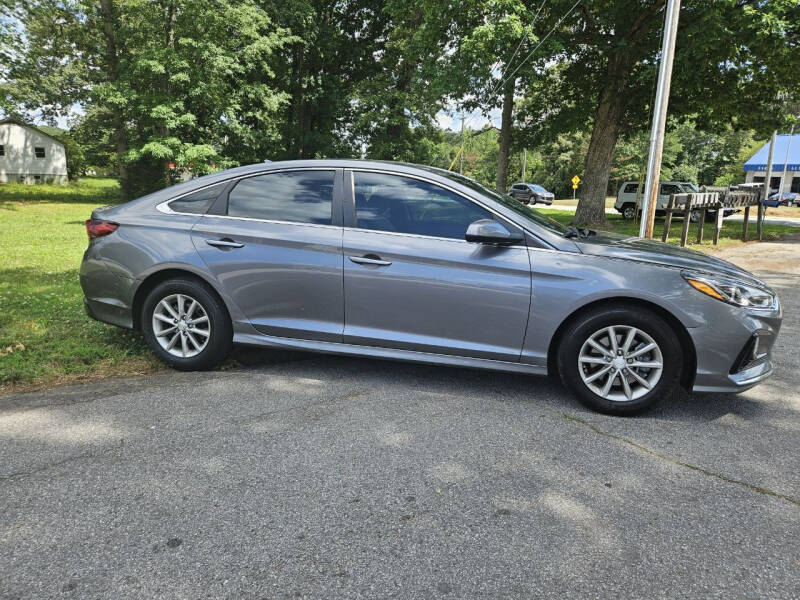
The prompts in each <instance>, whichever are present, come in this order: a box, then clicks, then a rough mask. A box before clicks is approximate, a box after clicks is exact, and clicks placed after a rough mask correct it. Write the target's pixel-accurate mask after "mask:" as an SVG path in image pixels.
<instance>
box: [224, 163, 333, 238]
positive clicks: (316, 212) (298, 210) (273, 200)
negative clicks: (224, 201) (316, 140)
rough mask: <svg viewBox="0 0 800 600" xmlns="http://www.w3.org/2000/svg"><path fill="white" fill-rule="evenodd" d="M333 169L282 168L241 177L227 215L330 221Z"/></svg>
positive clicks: (230, 198) (307, 221) (232, 193)
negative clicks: (263, 173) (291, 169)
mask: <svg viewBox="0 0 800 600" xmlns="http://www.w3.org/2000/svg"><path fill="white" fill-rule="evenodd" d="M333 180H334V171H279V172H277V173H267V174H265V175H258V176H256V177H248V178H247V179H242V180H241V181H240V182H239V183H237V184H236V187H234V188H233V189H232V190H231V192H230V194H229V195H228V216H231V217H248V218H251V219H263V220H266V221H288V222H291V223H314V224H318V225H330V224H331V210H332V206H333Z"/></svg>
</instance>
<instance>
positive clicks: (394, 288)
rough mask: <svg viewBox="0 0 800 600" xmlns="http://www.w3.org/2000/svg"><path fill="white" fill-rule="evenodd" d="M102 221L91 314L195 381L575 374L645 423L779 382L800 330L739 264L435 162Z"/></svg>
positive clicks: (244, 187)
mask: <svg viewBox="0 0 800 600" xmlns="http://www.w3.org/2000/svg"><path fill="white" fill-rule="evenodd" d="M86 227H87V231H88V234H89V238H90V241H89V247H88V249H87V250H86V253H85V255H84V258H83V264H82V266H81V273H80V279H81V285H82V287H83V290H84V293H85V304H86V310H87V312H88V314H89V315H90V316H92V317H94V318H95V319H99V320H101V321H105V322H106V323H111V324H114V325H118V326H120V327H127V328H133V329H137V330H139V331H141V333H142V335H143V336H144V338H145V340H146V341H147V343H148V344H149V345H150V347H151V348H152V349H153V352H155V353H156V354H157V355H158V356H159V357H160V358H161V359H162V360H163V361H164V362H166V363H167V364H169V365H171V366H172V367H174V368H176V369H181V370H195V369H208V368H211V367H213V366H214V365H216V364H218V363H219V362H220V361H221V360H223V359H224V358H225V356H226V355H227V354H228V352H229V351H230V349H231V346H232V344H246V345H255V346H270V347H276V348H288V349H299V350H310V351H318V352H332V353H337V354H346V355H360V356H370V357H375V358H383V359H399V360H409V361H417V362H426V363H435V364H442V365H455V366H461V367H474V368H483V369H494V370H498V371H508V372H517V373H528V374H532V375H544V374H548V373H550V374H556V373H557V374H558V375H559V376H560V378H561V380H562V381H563V383H564V385H565V386H566V388H567V389H569V390H570V391H571V392H572V393H573V394H574V395H575V396H576V397H577V399H578V400H580V401H581V402H583V403H584V404H586V405H588V406H590V407H592V408H594V409H595V410H599V411H603V412H607V413H613V414H634V413H637V412H641V411H643V410H645V409H647V408H649V407H651V406H653V405H654V404H655V403H656V402H658V401H659V400H661V399H663V398H665V397H668V396H669V395H670V394H671V393H672V392H673V390H675V389H676V388H677V386H678V385H683V386H684V387H685V388H687V389H688V390H693V391H696V392H740V391H743V390H746V389H748V388H750V387H752V386H753V385H755V384H756V383H758V382H759V381H762V380H763V379H765V378H766V377H768V376H769V375H770V374H771V372H772V363H771V361H770V351H771V349H772V346H773V343H774V342H775V338H776V336H777V334H778V330H779V328H780V324H781V309H780V305H779V302H778V298H777V297H776V295H775V293H774V292H773V291H772V290H771V289H770V288H769V286H767V285H766V284H765V283H764V282H762V281H760V280H759V279H757V278H756V277H754V276H753V275H751V274H750V273H748V272H747V271H744V270H742V269H740V268H738V267H736V266H734V265H732V264H730V263H727V262H725V261H722V260H720V259H716V258H712V257H709V256H706V255H703V254H700V253H698V252H694V251H691V250H686V249H682V248H678V247H674V246H669V245H665V244H661V243H660V242H654V241H649V240H641V239H635V238H629V237H625V236H622V235H617V234H611V233H602V232H594V231H589V230H582V229H577V228H575V227H572V226H564V225H561V224H559V223H558V222H556V221H553V220H551V219H549V218H547V217H545V216H543V215H542V214H541V213H539V212H537V211H536V210H534V209H532V208H531V207H529V206H527V205H525V204H522V203H521V202H519V201H517V200H515V199H513V198H510V197H508V196H505V195H501V194H497V193H495V192H493V191H491V190H489V189H487V188H485V187H483V186H482V185H480V184H478V183H476V182H475V181H473V180H471V179H468V178H466V177H463V176H461V175H457V174H454V173H450V172H447V171H443V170H439V169H433V168H428V167H420V166H413V165H406V164H398V163H383V162H373V161H356V160H316V161H289V162H275V163H269V164H258V165H251V166H246V167H240V168H236V169H231V170H228V171H224V172H220V173H216V174H213V175H207V176H204V177H200V178H198V179H195V180H192V181H189V182H186V183H182V184H179V185H176V186H174V187H170V188H168V189H164V190H161V191H158V192H156V193H154V194H150V195H148V196H144V197H142V198H139V199H137V200H134V201H132V202H128V203H127V204H123V205H119V206H115V207H105V208H100V209H97V210H95V211H94V212H93V213H92V216H91V219H89V220H88V221H87V222H86ZM531 385H536V384H535V381H533V380H532V383H531Z"/></svg>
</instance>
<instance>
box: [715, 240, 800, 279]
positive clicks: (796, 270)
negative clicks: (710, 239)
mask: <svg viewBox="0 0 800 600" xmlns="http://www.w3.org/2000/svg"><path fill="white" fill-rule="evenodd" d="M704 250H706V249H705V248H704ZM707 251H708V253H709V254H713V255H714V256H719V257H720V258H724V259H725V260H729V261H731V262H732V263H734V264H736V265H739V266H740V267H742V268H744V269H747V270H748V271H776V272H779V273H790V274H792V275H800V233H791V234H789V235H786V236H784V237H783V238H782V239H780V240H778V241H774V242H748V243H746V244H741V245H738V246H731V247H727V248H721V249H716V248H708V250H707Z"/></svg>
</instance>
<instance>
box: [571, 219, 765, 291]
mask: <svg viewBox="0 0 800 600" xmlns="http://www.w3.org/2000/svg"><path fill="white" fill-rule="evenodd" d="M573 241H574V242H575V244H576V245H577V246H578V249H579V250H580V251H581V252H583V253H584V254H591V255H593V256H606V257H608V258H622V259H627V260H636V261H641V262H650V263H654V264H657V265H660V266H664V267H674V268H677V269H695V270H697V271H705V272H706V273H717V274H723V275H729V276H731V277H736V278H738V279H743V280H745V281H750V282H752V283H755V284H758V285H759V286H761V287H766V288H768V287H769V286H767V285H766V284H765V283H764V282H763V281H761V280H760V279H758V278H757V277H755V276H754V275H753V274H752V273H750V272H749V271H746V270H744V269H742V268H741V267H737V266H736V265H734V264H733V263H729V262H728V261H726V260H722V259H721V258H716V257H714V256H709V255H708V254H703V253H702V252H697V251H696V250H689V249H688V248H681V247H680V246H673V245H671V244H665V243H663V242H659V241H656V240H645V239H641V238H636V237H630V236H625V235H620V234H618V233H611V232H606V231H598V232H597V235H593V236H591V237H588V238H580V239H576V240H573Z"/></svg>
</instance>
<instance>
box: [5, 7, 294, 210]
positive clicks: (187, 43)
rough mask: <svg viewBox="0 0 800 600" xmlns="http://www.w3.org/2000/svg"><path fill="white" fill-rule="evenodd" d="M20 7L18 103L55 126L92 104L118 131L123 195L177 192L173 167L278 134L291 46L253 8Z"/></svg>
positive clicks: (226, 154)
mask: <svg viewBox="0 0 800 600" xmlns="http://www.w3.org/2000/svg"><path fill="white" fill-rule="evenodd" d="M19 10H20V11H21V18H22V22H23V24H24V26H25V36H23V37H24V39H23V40H22V41H21V43H20V46H19V47H18V48H17V51H16V52H15V61H14V64H13V65H12V67H11V69H10V76H9V79H10V82H11V85H12V86H13V95H14V96H15V97H16V99H17V101H18V103H19V105H20V106H22V107H23V108H24V109H26V110H28V111H30V112H34V111H36V112H39V113H40V114H42V115H43V116H45V118H51V119H52V118H55V117H56V116H59V115H63V114H66V113H67V112H68V111H69V110H70V108H71V107H72V105H74V104H76V103H81V104H83V105H84V106H87V107H88V110H87V116H88V118H89V119H91V120H92V121H94V122H96V123H102V124H103V130H104V131H106V130H107V131H111V133H112V136H111V137H112V139H113V144H114V153H115V155H116V160H117V163H118V171H119V175H120V178H121V182H122V188H123V195H124V197H126V198H130V197H131V196H132V195H134V194H138V193H144V192H147V191H151V190H152V189H157V188H159V187H163V186H164V185H167V184H169V183H170V181H171V177H172V173H173V171H172V170H170V169H169V167H168V165H169V164H170V163H174V164H176V165H178V166H179V167H182V168H186V169H189V170H191V171H193V172H195V173H202V172H205V171H207V170H208V169H209V168H210V164H211V163H212V162H215V163H219V164H221V165H224V164H233V163H235V162H237V159H238V158H239V157H240V156H248V155H249V154H250V149H251V148H252V147H253V146H258V145H263V144H264V140H267V141H268V142H269V141H274V140H276V139H277V138H278V129H277V127H276V124H275V119H274V116H275V115H276V113H277V111H278V110H279V108H280V107H281V105H282V104H283V103H284V102H285V101H286V97H285V95H284V94H282V93H280V92H278V91H277V90H276V89H275V87H274V85H273V82H274V72H273V71H272V69H271V63H272V61H273V59H274V56H275V53H276V51H278V50H279V49H280V48H281V47H282V46H283V45H285V44H287V43H290V42H292V41H293V40H294V38H293V37H292V36H291V35H290V34H289V33H288V32H287V31H286V30H284V29H281V28H280V27H277V26H275V25H274V24H273V23H272V21H271V20H270V18H269V16H268V15H267V13H266V12H265V11H264V10H263V9H261V8H260V7H258V6H257V5H256V4H255V3H254V2H252V1H250V0H245V1H242V2H233V1H224V0H219V1H217V2H214V3H208V2H205V1H202V0H159V1H158V2H150V1H148V0H124V1H121V0H101V2H100V3H99V5H98V4H96V3H91V2H88V0H66V1H64V2H61V1H58V2H55V1H53V0H34V1H32V2H28V3H25V4H24V5H21V8H20V9H19ZM131 169H133V170H135V172H136V177H135V178H131V177H129V174H130V173H129V171H130V170H131Z"/></svg>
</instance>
